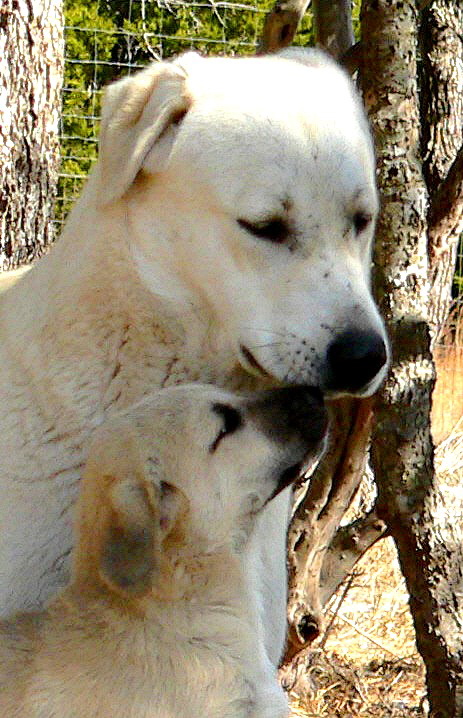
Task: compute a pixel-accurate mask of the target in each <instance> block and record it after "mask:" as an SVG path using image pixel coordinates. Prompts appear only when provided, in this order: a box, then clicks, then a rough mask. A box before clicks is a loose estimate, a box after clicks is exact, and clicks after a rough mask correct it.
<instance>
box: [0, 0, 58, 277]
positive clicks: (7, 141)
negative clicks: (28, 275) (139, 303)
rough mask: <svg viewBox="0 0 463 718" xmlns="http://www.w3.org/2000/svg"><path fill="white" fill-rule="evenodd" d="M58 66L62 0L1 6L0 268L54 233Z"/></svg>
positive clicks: (7, 1) (9, 0)
mask: <svg viewBox="0 0 463 718" xmlns="http://www.w3.org/2000/svg"><path fill="white" fill-rule="evenodd" d="M62 68H63V18H62V12H61V0H31V1H30V2H25V0H4V2H3V4H2V7H1V9H0V170H1V172H0V270H1V269H12V268H14V267H17V266H19V265H20V264H24V263H28V262H30V261H31V260H32V259H34V258H35V257H37V256H39V255H40V254H42V253H43V251H44V248H45V247H46V246H47V245H48V244H49V243H50V242H51V241H52V238H53V224H52V212H53V201H52V200H53V197H54V195H55V191H56V183H57V177H58V175H57V173H58V166H59V141H58V122H59V115H60V107H61V85H62Z"/></svg>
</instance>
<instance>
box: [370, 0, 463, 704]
mask: <svg viewBox="0 0 463 718" xmlns="http://www.w3.org/2000/svg"><path fill="white" fill-rule="evenodd" d="M418 19H419V16H418V10H417V6H415V5H414V4H413V3H404V2H402V1H401V0H364V3H363V6H362V18H361V23H362V42H363V45H364V47H363V53H364V63H363V70H362V84H363V89H364V97H365V101H366V104H367V107H368V110H369V114H370V118H371V121H372V124H373V129H374V134H375V138H376V148H377V156H378V172H379V174H378V182H379V186H380V190H381V193H382V213H381V218H380V221H379V224H378V230H377V243H376V255H375V267H376V277H375V280H376V289H377V296H378V299H379V303H380V306H381V309H382V311H383V314H384V316H385V317H386V318H387V323H388V328H389V333H390V336H391V341H392V346H393V366H392V371H391V374H390V378H389V380H388V382H387V384H386V386H385V388H384V390H383V391H382V393H381V396H380V399H379V401H378V405H377V412H376V415H377V419H376V429H375V431H374V437H373V445H372V463H373V468H374V472H375V477H376V482H377V486H378V502H377V511H378V514H379V515H380V516H381V517H382V518H383V519H385V520H386V522H387V524H388V527H389V530H390V532H391V533H392V535H393V537H394V539H395V541H396V544H397V548H398V552H399V559H400V563H401V567H402V571H403V573H404V576H405V579H406V581H407V587H408V590H409V593H410V608H411V611H412V615H413V620H414V624H415V629H416V635H417V644H418V648H419V650H420V653H421V655H422V656H423V659H424V661H425V664H426V668H427V682H428V691H429V699H430V704H431V712H432V715H433V717H434V718H447V717H449V716H452V717H454V718H456V717H457V716H461V715H463V695H462V673H461V668H462V666H461V660H462V657H463V643H462V632H461V619H460V617H459V616H461V615H463V612H462V611H463V594H462V593H461V581H462V567H463V555H462V550H461V543H459V544H458V542H457V541H456V540H455V536H453V535H452V534H453V532H452V530H451V529H449V527H447V526H445V522H443V523H442V525H441V523H440V522H439V521H438V517H439V509H440V508H441V500H440V494H439V490H438V487H437V486H436V483H435V476H434V470H433V445H432V439H431V433H430V404H431V393H432V389H433V385H434V370H433V364H432V357H431V350H430V333H429V328H428V324H427V310H428V302H429V284H428V281H427V278H428V264H427V244H428V238H427V187H426V183H425V180H424V177H423V173H422V170H421V164H420V138H419V127H420V124H419V122H420V110H419V102H418V86H417V67H416V64H417V45H418V37H417V31H418Z"/></svg>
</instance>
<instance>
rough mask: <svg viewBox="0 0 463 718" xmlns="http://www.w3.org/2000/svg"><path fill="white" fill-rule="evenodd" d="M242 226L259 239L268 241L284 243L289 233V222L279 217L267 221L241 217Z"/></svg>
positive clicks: (240, 223)
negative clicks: (249, 220) (253, 220)
mask: <svg viewBox="0 0 463 718" xmlns="http://www.w3.org/2000/svg"><path fill="white" fill-rule="evenodd" d="M238 224H239V225H240V227H242V228H243V229H245V230H246V232H249V234H252V235H253V236H254V237H257V238H258V239H265V240H266V241H267V242H273V243H274V244H282V243H283V242H284V241H285V240H286V239H287V238H288V235H289V227H288V225H287V223H286V222H285V221H284V220H283V219H280V218H278V217H275V219H270V220H268V221H265V222H256V223H254V222H248V221H247V220H246V219H239V220H238Z"/></svg>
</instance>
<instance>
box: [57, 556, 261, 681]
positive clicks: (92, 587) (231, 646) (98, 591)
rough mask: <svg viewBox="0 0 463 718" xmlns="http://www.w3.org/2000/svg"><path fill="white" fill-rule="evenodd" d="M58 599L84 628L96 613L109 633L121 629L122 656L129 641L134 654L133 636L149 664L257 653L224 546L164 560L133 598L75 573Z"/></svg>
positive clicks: (241, 575) (235, 560) (236, 572)
mask: <svg viewBox="0 0 463 718" xmlns="http://www.w3.org/2000/svg"><path fill="white" fill-rule="evenodd" d="M224 577H226V580H224ZM60 601H61V602H64V603H65V604H67V605H69V606H71V608H72V610H73V611H77V612H78V613H79V614H80V615H81V616H83V617H84V620H85V622H86V623H88V624H89V625H90V624H91V623H92V617H93V616H95V617H96V618H97V620H98V621H99V622H100V623H101V621H100V617H101V616H104V623H105V625H106V627H107V631H108V632H109V633H110V634H112V633H113V632H114V631H116V632H117V633H118V634H119V635H121V631H123V634H124V635H123V642H124V646H125V648H124V651H125V653H126V655H127V658H128V657H129V654H130V650H131V648H130V647H131V646H134V650H136V652H137V653H139V652H140V641H141V640H146V653H147V655H148V656H151V659H152V660H153V661H154V662H156V660H157V659H156V656H157V655H158V654H159V653H162V654H163V655H166V653H167V654H172V658H173V660H175V661H176V662H177V663H179V662H180V663H188V662H191V661H199V662H204V661H205V662H206V663H207V662H210V661H211V660H213V658H214V656H215V657H217V659H220V660H222V659H223V660H225V661H226V662H228V663H229V664H233V663H234V662H236V664H237V665H240V664H241V663H242V661H243V656H246V655H253V656H254V655H256V651H257V652H258V651H259V650H263V649H259V645H260V640H259V628H258V617H257V615H256V613H255V609H254V601H252V600H251V595H250V587H249V585H248V582H247V581H246V573H245V569H244V565H243V559H242V558H241V557H237V556H234V555H233V554H232V553H231V552H229V551H227V552H225V551H222V552H219V553H217V554H215V555H214V554H209V555H204V556H195V557H193V556H190V557H189V558H188V561H185V560H183V559H181V560H177V561H176V562H175V563H173V564H172V563H170V562H168V563H165V564H164V565H163V566H161V570H160V574H159V575H158V576H157V577H156V579H155V582H154V584H153V587H152V590H151V591H149V592H148V593H146V594H144V595H143V596H139V597H136V596H124V595H123V594H122V592H120V593H119V592H115V591H114V590H112V589H111V588H109V587H108V586H107V585H106V584H105V583H104V581H102V580H101V577H100V576H99V575H97V574H96V572H95V571H94V570H92V571H89V572H88V573H87V574H86V575H85V574H83V573H81V574H80V575H78V576H76V577H75V578H74V581H73V582H72V583H71V584H70V586H69V587H68V588H67V589H65V590H64V592H63V594H62V596H61V599H60ZM179 646H181V647H182V650H181V652H179V650H178V647H179ZM179 670H180V669H179Z"/></svg>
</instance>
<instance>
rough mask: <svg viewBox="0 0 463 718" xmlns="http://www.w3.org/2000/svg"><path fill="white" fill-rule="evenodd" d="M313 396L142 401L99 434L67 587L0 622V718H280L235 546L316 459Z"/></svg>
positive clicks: (177, 392)
mask: <svg viewBox="0 0 463 718" xmlns="http://www.w3.org/2000/svg"><path fill="white" fill-rule="evenodd" d="M326 428H327V416H326V412H325V409H324V407H323V404H322V402H321V399H320V397H319V395H317V394H314V393H311V392H310V391H309V390H307V389H303V388H292V389H280V390H275V391H271V392H258V393H257V394H250V395H248V396H247V397H240V396H237V395H235V394H230V393H229V392H225V391H223V390H219V389H217V388H215V387H210V386H204V385H200V384H196V385H192V386H191V385H184V386H181V387H170V388H168V389H163V390H161V391H158V392H157V393H156V394H155V395H154V396H153V397H151V398H150V399H147V400H143V401H142V402H140V403H138V404H137V405H135V407H133V408H132V409H131V410H130V411H126V412H122V413H121V414H120V415H119V416H117V417H115V418H113V419H112V420H110V421H109V422H107V423H106V424H105V425H103V427H101V428H100V429H99V430H98V431H97V432H96V435H95V437H94V440H93V441H92V448H91V449H90V455H89V460H88V462H87V467H86V470H85V473H84V478H83V481H82V491H81V498H80V502H79V503H80V506H79V511H78V518H77V525H76V529H77V539H76V548H75V552H74V560H73V577H72V581H71V584H70V585H69V587H67V588H66V589H65V590H64V591H63V593H62V594H61V595H60V596H59V597H58V598H57V599H55V600H54V601H53V602H52V604H51V605H50V606H49V608H48V609H47V610H46V611H43V612H41V613H39V614H37V613H35V614H23V615H21V616H17V617H15V618H14V619H12V620H10V621H6V622H4V623H3V624H2V623H1V622H0V685H1V686H2V690H1V691H0V715H2V716H3V717H4V718H7V717H8V718H48V717H49V718H51V716H56V717H57V718H58V717H59V718H128V716H132V717H133V718H148V716H149V717H150V718H155V717H156V718H283V717H284V716H286V715H287V714H288V710H287V704H286V700H285V698H284V694H283V691H282V689H281V688H280V686H279V684H278V682H277V679H276V670H275V667H274V666H273V665H272V664H271V663H270V661H269V659H268V656H267V653H266V651H265V648H264V646H263V643H262V640H261V638H260V636H259V633H258V632H257V625H258V622H257V618H256V615H255V602H253V600H252V597H251V596H250V591H252V577H251V581H250V580H249V577H248V576H247V572H248V566H247V562H246V561H244V560H243V555H244V553H243V552H244V550H245V547H246V544H247V542H248V540H249V536H250V534H251V532H252V530H253V528H254V525H255V523H256V520H257V516H258V515H259V512H260V511H261V510H262V509H263V507H264V506H265V505H266V504H267V503H268V502H269V501H271V500H272V499H274V497H275V496H276V495H277V494H278V493H279V492H280V491H281V490H283V489H284V488H286V487H287V486H288V485H289V484H290V482H291V481H293V480H295V479H296V478H297V476H298V475H299V473H300V471H301V470H302V469H303V468H306V467H307V466H310V464H313V462H314V461H316V460H317V458H318V456H319V454H320V450H321V448H322V446H323V439H324V435H325V431H326Z"/></svg>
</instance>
